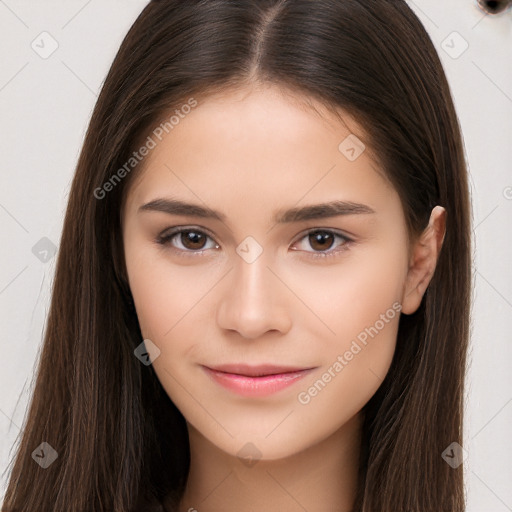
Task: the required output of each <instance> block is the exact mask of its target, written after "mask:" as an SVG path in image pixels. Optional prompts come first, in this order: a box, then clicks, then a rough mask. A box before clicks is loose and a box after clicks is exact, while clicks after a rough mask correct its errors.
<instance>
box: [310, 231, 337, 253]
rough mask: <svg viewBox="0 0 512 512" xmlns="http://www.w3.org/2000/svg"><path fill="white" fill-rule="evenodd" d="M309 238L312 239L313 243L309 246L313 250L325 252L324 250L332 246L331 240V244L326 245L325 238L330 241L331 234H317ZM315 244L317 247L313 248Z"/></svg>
mask: <svg viewBox="0 0 512 512" xmlns="http://www.w3.org/2000/svg"><path fill="white" fill-rule="evenodd" d="M310 237H312V238H313V243H312V244H311V247H313V249H318V250H325V249H328V248H329V247H330V246H331V245H332V240H331V243H328V242H327V243H326V238H331V239H332V234H331V233H324V232H317V233H313V234H311V235H310ZM316 243H318V244H319V247H315V244H316Z"/></svg>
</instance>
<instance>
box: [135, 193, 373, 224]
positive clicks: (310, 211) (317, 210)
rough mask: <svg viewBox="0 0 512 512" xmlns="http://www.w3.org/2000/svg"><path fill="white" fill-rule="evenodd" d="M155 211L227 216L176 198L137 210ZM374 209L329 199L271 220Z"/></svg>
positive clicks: (288, 220)
mask: <svg viewBox="0 0 512 512" xmlns="http://www.w3.org/2000/svg"><path fill="white" fill-rule="evenodd" d="M146 211H156V212H163V213H167V214H169V215H182V216H188V217H200V218H203V219H214V220H219V221H221V222H226V220H227V217H226V215H224V214H223V213H221V212H218V211H216V210H212V209H211V208H207V207H203V206H200V205H198V204H191V203H187V202H184V201H180V200H177V199H170V198H165V199H164V198H159V199H154V200H153V201H150V202H149V203H146V204H143V205H142V206H140V207H139V212H146ZM374 213H376V212H375V210H373V209H372V208H370V207H369V206H367V205H365V204H360V203H354V202H350V201H331V202H328V203H321V204H313V205H309V206H302V207H296V208H290V209H288V210H279V211H277V212H276V213H275V214H274V217H273V219H272V221H273V222H274V223H277V224H287V223H293V222H301V221H306V220H314V219H324V218H329V217H337V216H340V215H355V214H374Z"/></svg>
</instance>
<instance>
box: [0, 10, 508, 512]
mask: <svg viewBox="0 0 512 512" xmlns="http://www.w3.org/2000/svg"><path fill="white" fill-rule="evenodd" d="M340 1H341V0H340ZM146 3H147V1H146V0H137V1H135V0H123V1H120V0H116V1H114V0H89V1H87V0H81V1H75V0H74V1H70V0H59V1H57V0H53V1H49V0H46V1H45V2H38V1H35V0H32V1H22V0H0V34H1V39H0V40H1V43H0V53H1V59H2V60H1V66H0V112H1V118H0V130H1V131H0V144H1V146H0V148H1V154H0V155H1V156H0V158H1V160H0V166H1V169H2V170H1V173H0V223H1V224H0V225H1V245H2V251H1V256H0V257H1V260H0V311H1V319H2V324H1V327H2V334H1V342H0V343H1V348H2V357H1V358H0V375H1V377H0V440H1V442H0V471H4V470H5V468H6V467H7V463H8V460H9V459H10V457H11V456H12V454H13V453H14V451H13V445H14V442H15V439H16V436H17V435H18V433H19V432H20V428H22V425H23V423H24V415H25V412H26V408H27V405H28V400H29V396H30V393H31V391H32V385H33V382H32V379H33V373H34V365H35V363H36V359H37V357H38V355H39V350H40V344H41V339H42V332H43V329H44V326H45V317H46V314H47V311H48V305H49V298H50V287H51V282H52V279H53V274H54V270H55V257H51V256H52V253H51V252H48V253H47V254H46V258H49V259H48V261H46V262H45V261H42V260H41V258H42V259H43V260H44V259H45V254H44V253H43V252H41V251H39V254H38V256H36V255H35V254H34V253H33V251H32V248H33V247H34V246H35V245H36V244H37V243H38V242H39V241H40V240H41V239H42V238H43V237H46V238H48V239H49V240H50V241H51V242H52V243H53V244H54V245H55V246H58V245H59V240H60V234H61V229H62V222H63V215H64V210H65V206H66V203H67V198H68V192H69V187H70V182H71V179H72V176H73V172H74V168H75V165H76V161H77V157H78V154H79V151H80V148H81V144H82V142H83V137H84V134H85V130H86V127H87V124H88V122H89V117H90V114H91V112H92V109H93V106H94V103H95V101H96V98H97V95H98V91H99V89H100V87H101V84H102V82H103V80H104V78H105V75H106V73H107V71H108V69H109V67H110V64H111V62H112V60H113V58H114V55H115V52H116V51H117V49H118V47H119V44H120V43H121V41H122V39H123V37H124V35H125V34H126V32H127V30H128V29H129V27H130V26H131V24H132V23H133V21H134V20H135V18H136V17H137V15H138V14H139V12H140V11H141V10H142V9H143V7H144V6H145V5H146ZM409 4H410V5H411V7H412V8H413V9H414V10H415V12H416V13H417V14H418V16H419V18H420V19H421V20H422V22H423V24H424V25H425V27H426V29H427V31H428V32H429V34H430V36H431V37H432V39H433V41H434V44H435V46H436V48H437V49H438V52H439V54H440V57H441V59H442V62H443V65H444V67H445V70H446V73H447V75H448V80H449V82H450V84H451V87H452V92H453V96H454V100H455V104H456V108H457V110H458V114H459V119H460V123H461V126H462V131H463V134H464V139H465V147H466V152H467V159H468V162H469V171H470V183H471V194H472V201H473V217H474V220H473V228H474V235H475V238H474V261H475V276H474V283H475V291H474V304H473V313H472V338H471V350H470V360H469V362H470V365H471V366H470V370H469V373H468V380H467V399H466V402H467V411H466V424H465V429H464V432H465V445H464V449H465V450H466V451H467V458H466V460H465V465H466V471H467V473H466V474H467V480H466V488H467V496H468V512H490V511H492V512H506V511H512V486H511V485H510V482H512V453H511V452H512V449H511V442H510V437H509V436H510V431H511V425H512V403H511V402H512V386H511V382H512V377H511V375H512V372H510V365H511V363H512V336H511V334H510V322H511V320H512V272H511V270H510V264H511V261H512V243H511V235H510V234H511V229H510V227H511V224H512V222H511V220H512V170H511V165H512V164H511V162H512V121H511V120H512V67H511V63H512V12H510V11H508V12H506V13H504V14H502V15H498V16H489V15H485V14H483V13H482V12H481V11H480V10H479V9H478V7H477V5H476V2H474V1H470V0H452V1H450V2H447V1H446V0H415V1H414V2H412V1H410V2H409ZM43 31H47V32H48V33H49V34H50V35H51V38H53V39H54V40H55V41H56V42H57V43H58V48H57V49H56V51H55V52H54V53H53V54H52V55H50V56H49V57H47V58H42V57H41V56H40V55H39V54H38V53H37V52H36V51H35V50H34V49H33V48H32V45H34V46H35V47H36V48H38V51H39V52H43V51H47V50H48V49H50V48H51V46H50V44H51V39H50V38H49V37H48V36H40V34H41V33H42V32H43ZM454 32H456V33H457V34H454ZM45 37H46V39H43V38H45ZM466 44H467V45H468V48H467V49H466V50H465V51H463V50H464V48H465V45H466ZM459 54H460V55H459ZM39 243H40V244H41V243H42V244H45V243H46V244H48V242H39ZM36 247H40V246H39V245H37V246H36ZM43 248H44V247H43ZM46 248H47V247H46ZM36 252H37V251H36ZM439 398H440V400H442V397H439ZM34 448H35V447H34ZM440 456H441V455H440ZM7 479H8V474H7V473H4V474H3V475H2V477H1V479H0V485H1V487H0V495H1V496H3V494H4V491H5V485H6V483H7ZM425 485H426V486H428V485H429V482H425Z"/></svg>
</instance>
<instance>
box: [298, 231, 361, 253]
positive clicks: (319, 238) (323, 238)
mask: <svg viewBox="0 0 512 512" xmlns="http://www.w3.org/2000/svg"><path fill="white" fill-rule="evenodd" d="M336 238H338V239H340V240H341V241H342V243H341V244H339V245H338V247H341V248H340V249H336V250H330V251H326V249H330V248H331V247H332V246H333V244H334V240H335V239H336ZM302 240H306V241H307V243H308V245H309V246H310V247H312V248H313V249H315V251H314V252H313V253H312V254H311V257H312V258H328V257H331V256H337V255H338V254H339V253H340V252H342V251H345V250H346V249H347V246H348V245H349V244H350V243H351V242H353V240H352V239H350V238H348V237H347V236H345V235H342V234H341V233H337V232H335V231H332V230H328V229H318V228H316V229H313V230H309V231H308V232H307V233H306V235H305V236H302V238H300V239H299V241H302ZM294 250H296V249H294ZM318 251H321V252H318ZM306 252H310V251H306Z"/></svg>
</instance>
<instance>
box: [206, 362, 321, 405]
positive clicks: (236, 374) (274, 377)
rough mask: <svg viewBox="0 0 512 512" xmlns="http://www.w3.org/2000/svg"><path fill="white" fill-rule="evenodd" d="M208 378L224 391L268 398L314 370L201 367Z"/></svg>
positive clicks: (264, 366) (282, 367) (259, 367)
mask: <svg viewBox="0 0 512 512" xmlns="http://www.w3.org/2000/svg"><path fill="white" fill-rule="evenodd" d="M203 369H204V370H205V372H206V373H207V374H208V375H209V377H210V378H211V379H212V380H213V381H214V382H216V383H217V384H219V385H221V386H222V387H224V388H225V389H228V390H229V391H232V392H234V393H237V394H239V395H242V396H250V397H262V396H268V395H271V394H274V393H277V392H278V391H281V390H283V389H285V388H288V387H289V386H292V385H293V384H295V383H296V382H297V381H299V380H301V379H302V378H303V377H305V376H306V375H307V374H309V373H310V372H312V371H313V370H314V369H315V368H297V367H289V366H276V365H267V364H266V365H259V366H248V365H242V364H234V365H221V366H216V367H213V368H210V367H208V366H203Z"/></svg>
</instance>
